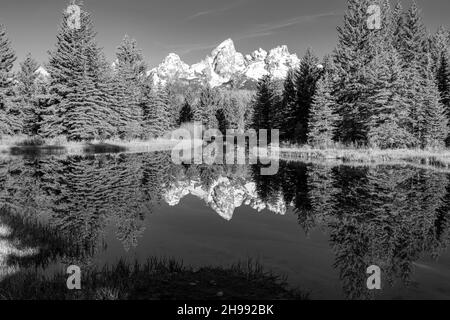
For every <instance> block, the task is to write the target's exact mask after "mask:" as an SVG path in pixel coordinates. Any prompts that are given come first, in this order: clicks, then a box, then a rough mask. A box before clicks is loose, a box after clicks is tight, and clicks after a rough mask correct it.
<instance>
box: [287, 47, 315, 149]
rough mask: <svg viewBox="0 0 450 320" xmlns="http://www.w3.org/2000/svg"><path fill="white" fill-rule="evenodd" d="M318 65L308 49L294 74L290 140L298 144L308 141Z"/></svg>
mask: <svg viewBox="0 0 450 320" xmlns="http://www.w3.org/2000/svg"><path fill="white" fill-rule="evenodd" d="M318 64H319V59H318V58H317V57H316V56H315V55H314V53H313V52H312V50H311V49H308V50H307V51H306V54H305V55H304V57H303V59H302V61H301V63H300V67H299V70H298V72H297V74H296V92H297V99H296V106H295V113H294V114H295V127H294V128H291V130H294V132H293V133H294V135H293V136H292V139H293V140H294V141H296V142H299V143H306V142H307V140H308V119H309V113H310V109H311V105H312V103H313V96H314V94H315V92H316V83H317V80H318V79H319V77H320V73H321V70H320V69H319V68H318V67H317V66H318Z"/></svg>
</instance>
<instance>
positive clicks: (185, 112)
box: [178, 90, 195, 125]
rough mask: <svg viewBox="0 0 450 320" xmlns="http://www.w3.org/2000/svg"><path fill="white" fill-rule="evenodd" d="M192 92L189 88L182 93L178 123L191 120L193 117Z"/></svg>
mask: <svg viewBox="0 0 450 320" xmlns="http://www.w3.org/2000/svg"><path fill="white" fill-rule="evenodd" d="M194 94H195V93H193V92H192V91H191V90H188V91H187V92H186V93H185V94H184V103H183V106H182V107H181V110H180V117H179V120H178V125H181V124H183V123H186V122H191V121H192V120H193V119H194V112H193V107H192V106H193V104H194Z"/></svg>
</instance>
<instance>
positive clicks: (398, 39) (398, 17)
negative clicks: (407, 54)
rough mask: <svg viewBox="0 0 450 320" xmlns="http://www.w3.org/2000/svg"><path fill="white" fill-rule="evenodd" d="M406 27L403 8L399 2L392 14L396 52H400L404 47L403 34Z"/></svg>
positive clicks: (393, 40)
mask: <svg viewBox="0 0 450 320" xmlns="http://www.w3.org/2000/svg"><path fill="white" fill-rule="evenodd" d="M404 25H405V15H404V12H403V7H402V4H401V3H400V2H397V4H396V6H395V8H394V11H393V12H392V23H391V32H392V45H393V46H394V48H395V49H396V50H400V49H401V46H402V32H403V28H404Z"/></svg>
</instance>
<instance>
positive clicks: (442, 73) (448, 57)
mask: <svg viewBox="0 0 450 320" xmlns="http://www.w3.org/2000/svg"><path fill="white" fill-rule="evenodd" d="M431 57H432V62H433V65H432V70H433V73H435V75H436V80H437V85H438V89H439V93H440V102H441V103H442V104H443V105H444V108H445V110H446V114H447V119H449V120H450V32H449V31H447V30H446V29H445V28H443V27H441V28H439V30H438V31H437V33H436V34H435V35H434V36H433V37H432V39H431ZM449 143H450V137H448V138H447V144H449Z"/></svg>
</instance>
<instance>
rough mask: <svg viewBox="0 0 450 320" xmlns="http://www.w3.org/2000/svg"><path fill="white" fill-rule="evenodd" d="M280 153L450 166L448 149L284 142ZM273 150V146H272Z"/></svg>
mask: <svg viewBox="0 0 450 320" xmlns="http://www.w3.org/2000/svg"><path fill="white" fill-rule="evenodd" d="M277 150H278V151H279V157H280V159H282V160H286V161H303V162H310V161H313V162H314V161H316V162H317V161H320V162H333V163H343V164H389V163H392V164H411V165H417V166H420V167H425V168H426V167H429V168H437V169H444V170H450V150H449V149H445V150H421V149H387V150H380V149H370V148H346V147H336V148H327V149H319V148H313V147H308V146H283V145H281V146H280V147H279V148H278V149H277ZM272 151H273V150H272Z"/></svg>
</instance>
